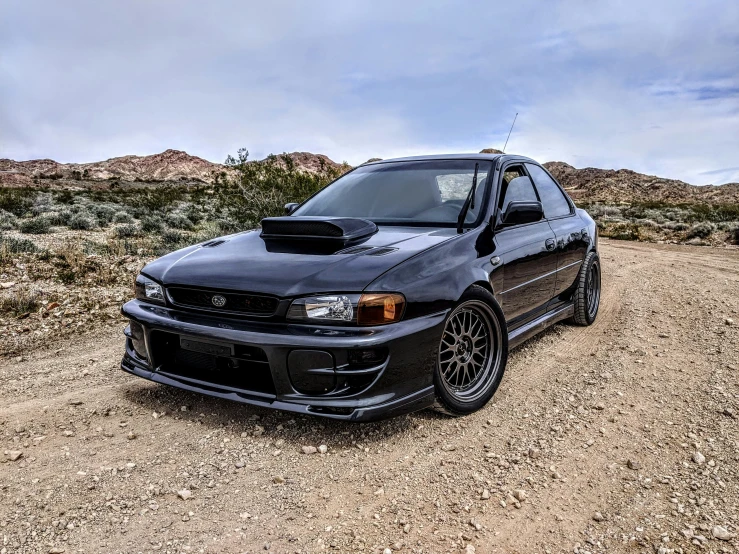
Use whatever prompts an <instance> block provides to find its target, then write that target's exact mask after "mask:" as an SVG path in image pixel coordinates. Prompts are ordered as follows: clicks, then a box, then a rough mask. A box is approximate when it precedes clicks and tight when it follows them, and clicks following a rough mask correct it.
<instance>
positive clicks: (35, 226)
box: [19, 216, 51, 235]
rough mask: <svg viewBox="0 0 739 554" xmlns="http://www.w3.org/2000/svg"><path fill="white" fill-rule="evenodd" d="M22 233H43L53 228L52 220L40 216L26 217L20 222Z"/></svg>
mask: <svg viewBox="0 0 739 554" xmlns="http://www.w3.org/2000/svg"><path fill="white" fill-rule="evenodd" d="M19 227H20V231H21V233H26V234H30V235H43V234H45V233H48V232H49V231H50V230H51V221H50V220H49V218H48V217H44V216H38V217H32V218H31V219H25V220H23V221H21V224H20V226H19Z"/></svg>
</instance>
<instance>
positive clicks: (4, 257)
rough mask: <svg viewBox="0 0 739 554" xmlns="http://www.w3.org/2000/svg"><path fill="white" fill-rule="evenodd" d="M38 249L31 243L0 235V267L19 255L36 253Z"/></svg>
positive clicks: (26, 240)
mask: <svg viewBox="0 0 739 554" xmlns="http://www.w3.org/2000/svg"><path fill="white" fill-rule="evenodd" d="M37 250H38V248H37V247H36V244H35V243H34V242H33V241H30V240H28V239H17V238H15V237H5V236H3V235H0V265H5V264H9V263H12V262H14V261H15V260H16V258H17V257H18V254H21V253H26V252H28V253H30V252H36V251H37Z"/></svg>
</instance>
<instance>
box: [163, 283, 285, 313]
mask: <svg viewBox="0 0 739 554" xmlns="http://www.w3.org/2000/svg"><path fill="white" fill-rule="evenodd" d="M167 293H168V294H169V299H170V300H171V301H172V303H173V304H174V305H175V306H181V307H185V308H195V309H201V310H210V311H219V312H235V313H242V314H245V315H259V316H270V315H272V314H274V313H275V311H276V310H277V306H278V304H279V303H280V301H279V300H278V299H277V298H274V297H272V296H263V295H260V294H248V293H236V292H220V291H213V290H200V289H189V288H184V287H168V288H167ZM214 298H215V301H214Z"/></svg>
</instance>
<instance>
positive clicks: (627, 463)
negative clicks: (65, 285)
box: [626, 460, 641, 470]
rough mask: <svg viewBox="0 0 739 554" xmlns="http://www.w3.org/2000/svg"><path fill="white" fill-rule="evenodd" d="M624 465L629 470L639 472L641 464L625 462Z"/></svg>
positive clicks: (631, 461) (630, 461)
mask: <svg viewBox="0 0 739 554" xmlns="http://www.w3.org/2000/svg"><path fill="white" fill-rule="evenodd" d="M626 465H627V466H628V468H629V469H633V470H639V469H641V462H638V461H637V460H627V461H626Z"/></svg>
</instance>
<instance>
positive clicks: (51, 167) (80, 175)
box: [0, 150, 340, 186]
mask: <svg viewBox="0 0 739 554" xmlns="http://www.w3.org/2000/svg"><path fill="white" fill-rule="evenodd" d="M287 155H288V156H290V158H292V160H293V162H294V163H295V165H296V166H297V167H298V168H299V169H302V170H304V171H308V172H317V171H320V169H321V166H322V164H323V166H324V167H325V166H329V167H340V164H337V163H336V162H334V161H332V160H330V159H329V158H328V157H327V156H324V155H322V154H311V153H309V152H293V153H290V154H287ZM226 169H227V168H226V166H224V165H222V164H218V163H213V162H209V161H208V160H204V159H203V158H199V157H197V156H192V155H190V154H188V153H187V152H183V151H181V150H165V151H164V152H162V153H160V154H154V155H151V156H121V157H118V158H111V159H109V160H105V161H101V162H92V163H59V162H56V161H54V160H49V159H43V160H29V161H24V162H17V161H14V160H9V159H0V186H33V185H34V184H35V185H39V184H44V185H47V184H50V183H55V184H58V185H73V184H77V185H82V186H84V185H86V184H87V185H94V184H95V183H99V182H101V181H122V182H144V183H183V182H185V183H212V182H213V181H214V179H215V176H216V175H217V174H218V173H221V172H223V171H224V170H226Z"/></svg>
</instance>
